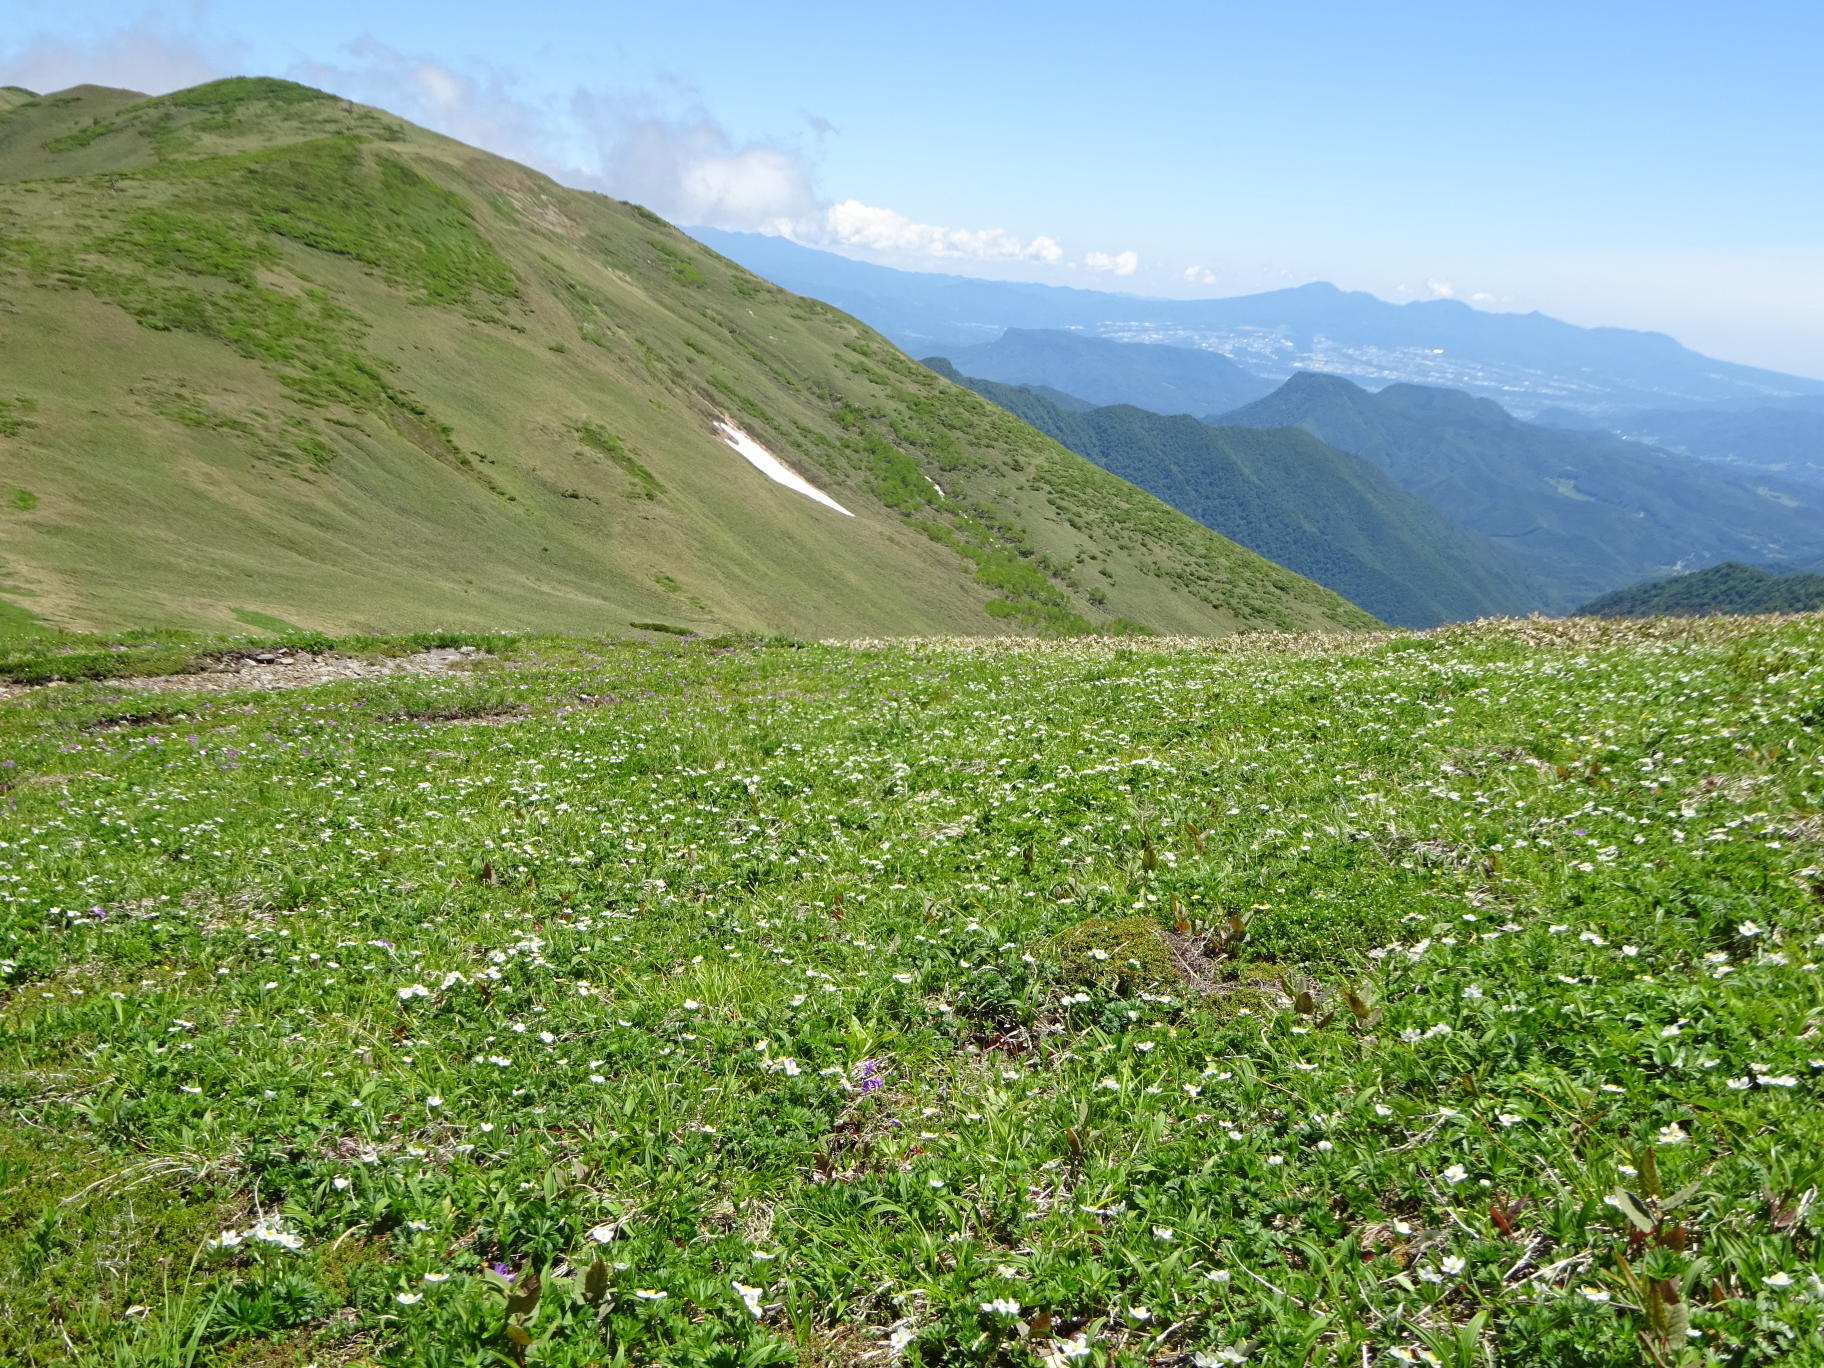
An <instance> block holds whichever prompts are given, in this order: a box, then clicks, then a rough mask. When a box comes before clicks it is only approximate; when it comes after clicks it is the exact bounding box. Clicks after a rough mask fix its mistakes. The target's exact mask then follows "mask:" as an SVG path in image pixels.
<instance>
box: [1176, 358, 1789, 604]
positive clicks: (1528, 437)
mask: <svg viewBox="0 0 1824 1368" xmlns="http://www.w3.org/2000/svg"><path fill="white" fill-rule="evenodd" d="M1212 421H1216V422H1221V423H1238V424H1242V425H1244V426H1247V427H1263V428H1273V427H1302V428H1304V429H1306V430H1307V431H1309V432H1311V433H1313V434H1314V435H1316V436H1317V437H1320V438H1322V439H1323V440H1324V441H1325V442H1328V443H1329V444H1330V445H1331V446H1334V447H1338V448H1340V449H1342V450H1344V451H1350V452H1354V453H1355V454H1356V455H1358V456H1365V457H1367V458H1368V459H1369V460H1371V461H1373V462H1375V463H1376V464H1377V465H1379V466H1380V467H1381V468H1382V469H1383V470H1385V471H1386V472H1387V473H1388V474H1389V475H1391V476H1392V477H1393V478H1394V479H1395V480H1396V481H1398V482H1399V483H1400V485H1401V486H1403V487H1404V488H1406V489H1408V490H1410V491H1412V492H1413V493H1414V494H1417V495H1419V496H1420V497H1422V498H1424V499H1426V500H1427V501H1428V502H1430V503H1432V504H1434V505H1436V506H1437V507H1438V508H1439V509H1441V510H1443V511H1444V512H1445V513H1447V514H1449V515H1450V516H1451V517H1453V518H1455V519H1456V520H1457V521H1459V522H1461V523H1462V524H1464V525H1465V526H1467V527H1469V528H1470V529H1471V530H1473V531H1475V532H1479V533H1481V534H1482V535H1483V536H1485V537H1488V538H1491V539H1492V540H1494V541H1495V542H1496V543H1497V544H1498V545H1500V546H1503V547H1507V548H1510V549H1511V550H1512V552H1513V554H1514V555H1515V557H1516V558H1517V559H1518V560H1519V561H1520V563H1521V564H1522V565H1524V566H1525V567H1526V569H1527V571H1528V572H1529V573H1530V574H1531V576H1532V577H1533V578H1534V580H1535V581H1537V582H1538V583H1540V584H1541V585H1543V586H1544V589H1545V592H1546V595H1547V598H1546V603H1545V606H1546V607H1547V608H1548V609H1550V610H1552V611H1566V610H1568V609H1570V608H1571V607H1572V606H1574V605H1575V604H1578V603H1582V602H1584V601H1585V600H1587V599H1589V598H1591V597H1593V596H1595V595H1597V594H1600V593H1606V592H1608V591H1609V590H1612V589H1616V588H1619V587H1621V586H1622V585H1626V584H1632V583H1636V582H1638V581H1640V580H1642V579H1645V578H1648V577H1651V576H1657V575H1665V574H1670V573H1673V572H1675V571H1677V570H1679V569H1681V568H1683V567H1684V566H1687V565H1691V564H1705V563H1713V562H1716V561H1721V560H1756V561H1760V560H1773V559H1781V558H1785V557H1802V556H1804V555H1806V554H1810V555H1816V554H1817V553H1818V551H1819V550H1820V549H1824V493H1820V494H1812V493H1807V492H1805V491H1804V489H1803V487H1802V486H1794V487H1793V488H1792V489H1781V488H1774V487H1771V486H1770V485H1769V483H1768V478H1767V477H1765V476H1760V477H1757V478H1756V479H1754V480H1753V481H1748V482H1745V481H1743V480H1741V479H1739V478H1737V477H1736V476H1734V475H1733V474H1732V473H1731V472H1729V471H1728V470H1726V469H1724V468H1722V467H1719V466H1716V465H1712V464H1708V463H1705V462H1702V461H1697V460H1693V459H1691V458H1689V457H1684V456H1678V455H1674V454H1673V453H1671V452H1664V451H1658V450H1656V449H1654V448H1651V447H1646V446H1642V445H1640V444H1638V443H1634V442H1627V441H1623V440H1622V439H1620V438H1618V437H1614V436H1610V435H1608V434H1606V433H1587V432H1573V431H1566V430H1563V429H1558V428H1543V427H1539V426H1536V425H1534V424H1532V423H1523V422H1521V421H1520V420H1519V419H1517V418H1515V417H1513V416H1512V415H1511V414H1509V413H1507V412H1506V411H1505V410H1504V409H1502V408H1501V407H1500V406H1499V405H1497V404H1495V403H1494V402H1493V401H1492V400H1487V399H1475V398H1472V397H1470V396H1469V395H1467V394H1461V393H1458V392H1456V391H1454V390H1445V389H1432V388H1428V387H1424V386H1419V385H1390V386H1389V387H1387V388H1386V389H1384V390H1381V391H1380V392H1379V393H1375V394H1371V393H1369V392H1368V391H1367V390H1364V389H1362V388H1360V387H1359V386H1357V385H1354V384H1352V383H1350V382H1349V381H1347V380H1344V379H1341V378H1339V377H1337V376H1330V375H1313V374H1302V375H1297V376H1294V377H1293V378H1292V379H1291V380H1288V381H1287V382H1286V383H1285V384H1284V385H1283V386H1281V387H1280V389H1279V390H1277V391H1276V392H1275V393H1273V394H1271V395H1269V396H1268V397H1267V398H1265V399H1261V400H1259V401H1257V402H1255V403H1252V404H1249V405H1247V406H1245V407H1244V408H1241V409H1237V410H1235V411H1233V412H1231V413H1226V414H1223V415H1221V416H1220V417H1218V418H1215V419H1213V420H1212Z"/></svg>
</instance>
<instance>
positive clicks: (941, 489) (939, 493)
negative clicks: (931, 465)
mask: <svg viewBox="0 0 1824 1368" xmlns="http://www.w3.org/2000/svg"><path fill="white" fill-rule="evenodd" d="M925 483H926V484H928V485H930V486H931V488H933V489H935V490H936V491H937V497H938V498H940V499H947V498H949V497H950V496H949V495H948V494H946V493H944V487H943V486H942V485H940V484H939V483H938V482H937V481H936V480H934V479H932V478H931V477H930V476H929V475H927V476H925Z"/></svg>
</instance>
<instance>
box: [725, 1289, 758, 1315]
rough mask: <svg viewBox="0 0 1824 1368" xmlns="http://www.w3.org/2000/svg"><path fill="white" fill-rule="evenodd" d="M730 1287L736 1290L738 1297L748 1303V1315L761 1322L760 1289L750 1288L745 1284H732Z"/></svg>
mask: <svg viewBox="0 0 1824 1368" xmlns="http://www.w3.org/2000/svg"><path fill="white" fill-rule="evenodd" d="M729 1286H730V1287H732V1288H734V1289H735V1293H736V1295H738V1296H739V1297H740V1298H741V1300H742V1301H743V1302H745V1303H746V1305H747V1314H748V1315H750V1316H752V1317H753V1318H754V1319H755V1320H759V1319H760V1289H759V1288H757V1287H749V1286H748V1285H747V1284H746V1283H744V1282H731V1283H729Z"/></svg>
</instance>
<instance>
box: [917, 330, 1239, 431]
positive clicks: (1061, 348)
mask: <svg viewBox="0 0 1824 1368" xmlns="http://www.w3.org/2000/svg"><path fill="white" fill-rule="evenodd" d="M940 354H941V355H942V356H943V357H944V358H945V359H946V360H948V361H950V362H951V363H952V364H954V365H955V366H956V368H957V369H958V370H959V371H961V372H962V373H963V374H964V375H978V376H980V377H981V378H982V379H984V380H994V381H997V382H999V383H1001V384H1006V385H1038V386H1044V387H1047V388H1050V389H1056V390H1062V391H1063V392H1064V393H1066V394H1071V395H1075V396H1077V397H1078V398H1081V399H1083V400H1084V401H1085V402H1087V403H1090V404H1099V405H1113V404H1133V405H1135V406H1136V407H1138V408H1143V409H1151V410H1152V411H1153V412H1154V413H1190V414H1201V413H1213V412H1216V411H1218V410H1221V409H1229V408H1234V407H1236V406H1237V405H1240V404H1245V403H1247V402H1248V401H1250V400H1252V399H1260V398H1263V397H1264V396H1266V395H1268V394H1271V393H1272V392H1273V390H1274V388H1275V385H1274V382H1273V381H1271V380H1263V379H1262V378H1261V377H1260V376H1258V375H1254V374H1251V373H1250V372H1248V371H1245V370H1243V369H1242V368H1241V367H1240V366H1238V365H1236V364H1235V363H1234V362H1233V361H1231V360H1229V358H1228V357H1226V356H1224V355H1223V354H1222V353H1221V352H1215V351H1203V350H1199V349H1197V348H1194V347H1166V346H1157V345H1152V344H1148V343H1144V342H1111V341H1109V340H1108V339H1107V338H1104V337H1087V336H1085V335H1084V334H1082V333H1076V332H1065V331H1062V330H1060V329H1050V328H1009V329H1007V330H1006V331H1005V332H1004V333H1002V334H1001V335H1000V336H999V337H998V338H996V339H995V340H994V341H992V342H984V343H981V344H980V345H978V346H973V347H950V348H947V349H942V350H941V351H940Z"/></svg>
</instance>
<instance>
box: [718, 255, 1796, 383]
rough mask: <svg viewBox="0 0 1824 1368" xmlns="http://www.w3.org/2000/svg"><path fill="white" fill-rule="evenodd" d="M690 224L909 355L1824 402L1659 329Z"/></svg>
mask: <svg viewBox="0 0 1824 1368" xmlns="http://www.w3.org/2000/svg"><path fill="white" fill-rule="evenodd" d="M693 231H694V232H695V233H696V234H697V235H698V236H699V237H701V238H702V239H703V240H704V241H705V242H708V243H709V244H710V245H711V246H713V247H715V248H716V250H718V251H720V252H721V253H723V254H724V255H725V256H728V257H730V258H732V259H734V260H736V261H739V262H740V263H741V264H742V265H744V266H746V267H748V268H749V269H750V270H753V271H756V272H758V273H759V274H761V275H763V276H765V277H767V278H768V279H769V280H772V281H774V282H776V283H778V284H780V285H783V286H785V287H786V288H787V289H789V290H794V291H796V292H798V293H800V294H807V295H811V296H813V297H815V298H818V299H822V300H826V301H828V302H829V303H832V304H835V305H836V306H838V307H839V308H842V309H845V310H847V311H848V312H850V313H853V314H855V315H856V316H857V317H859V318H861V319H862V320H864V321H865V322H867V323H869V324H872V325H873V326H874V327H875V328H878V329H879V330H880V331H881V332H883V333H885V334H886V335H887V336H888V337H890V338H892V339H893V341H895V342H896V343H898V344H899V345H900V346H901V347H902V348H904V349H906V350H907V351H909V352H911V353H912V354H913V355H916V356H928V355H931V354H933V353H936V354H939V355H950V354H951V351H952V349H953V348H955V347H958V346H973V345H977V344H980V343H984V342H991V341H993V340H994V339H996V338H997V337H999V336H1000V335H1001V334H1002V333H1003V332H1004V331H1005V330H1007V329H1009V328H1015V329H1029V330H1050V331H1060V330H1061V331H1071V332H1080V333H1086V334H1089V335H1091V336H1096V337H1105V338H1110V339H1113V340H1116V341H1124V342H1148V343H1165V344H1170V345H1172V346H1176V347H1181V348H1189V349H1198V350H1204V351H1213V352H1217V353H1220V354H1222V355H1224V356H1226V357H1228V358H1229V359H1230V360H1231V361H1233V362H1235V363H1236V364H1237V365H1238V366H1240V367H1241V368H1242V369H1243V370H1246V371H1249V372H1251V373H1253V374H1255V375H1258V376H1263V377H1265V378H1266V379H1269V380H1274V381H1280V380H1285V379H1287V378H1289V377H1290V376H1291V375H1292V374H1293V373H1294V372H1296V371H1322V372H1326V373H1329V374H1332V375H1343V376H1347V377H1349V378H1351V379H1353V380H1356V381H1358V382H1359V383H1361V384H1363V385H1365V386H1368V387H1371V388H1379V387H1380V386H1383V385H1387V384H1394V383H1407V384H1422V385H1433V386H1444V387H1448V388H1452V389H1459V390H1463V391H1465V392H1467V393H1470V394H1474V395H1478V396H1480V397H1484V398H1489V399H1494V400H1496V401H1497V402H1499V403H1501V404H1502V405H1503V406H1505V407H1507V408H1509V409H1510V410H1512V411H1513V412H1515V413H1518V414H1520V415H1521V416H1530V415H1531V414H1534V413H1536V412H1538V411H1539V410H1541V409H1546V408H1552V407H1555V408H1560V409H1564V410H1567V411H1572V412H1581V413H1602V412H1606V411H1609V410H1613V409H1616V408H1624V407H1631V408H1648V407H1653V408H1665V407H1673V406H1677V405H1680V404H1684V403H1702V402H1709V401H1715V400H1733V401H1741V402H1750V403H1752V402H1758V401H1765V400H1767V399H1777V398H1781V397H1786V396H1801V395H1817V396H1824V380H1813V379H1806V378H1802V377H1799V376H1792V375H1782V374H1779V373H1777V372H1774V371H1768V370H1761V369H1757V368H1755V367H1752V366H1739V365H1734V364H1731V363H1729V362H1725V361H1717V360H1713V359H1711V358H1709V357H1706V356H1702V355H1699V354H1698V353H1697V352H1694V351H1691V350H1690V349H1688V348H1686V347H1682V346H1680V345H1679V344H1678V343H1677V342H1675V341H1673V340H1672V339H1671V338H1669V337H1666V336H1664V335H1663V334H1659V333H1649V332H1634V331H1630V330H1627V329H1623V328H1580V327H1577V326H1575V325H1573V324H1570V323H1565V322H1561V321H1560V320H1558V319H1555V318H1548V317H1546V316H1545V315H1544V314H1539V313H1528V314H1513V313H1489V312H1485V311H1483V310H1480V309H1473V308H1471V307H1470V306H1468V305H1467V304H1464V303H1461V302H1460V301H1456V300H1448V299H1444V300H1429V301H1423V302H1414V303H1408V304H1390V303H1388V302H1386V301H1384V300H1381V299H1377V298H1375V297H1374V296H1373V295H1369V294H1364V293H1361V292H1359V291H1344V290H1339V289H1337V288H1336V287H1335V286H1334V285H1328V284H1322V283H1319V284H1311V285H1302V286H1299V287H1298V288H1296V289H1290V290H1276V291H1272V292H1270V293H1267V294H1256V295H1241V296H1237V297H1234V298H1229V299H1196V300H1167V299H1145V298H1140V297H1137V296H1133V295H1122V294H1109V293H1103V292H1100V291H1095V290H1080V289H1071V288H1066V287H1060V286H1050V285H1031V284H1014V283H1007V282H1001V281H989V280H976V279H972V278H969V277H964V276H952V275H938V274H928V273H924V272H914V271H899V270H894V269H892V268H890V267H885V266H876V265H873V264H871V263H867V262H860V261H853V260H850V259H848V258H846V257H840V256H836V255H834V254H832V253H829V252H819V251H816V250H813V249H811V248H808V247H804V246H801V245H799V244H797V243H793V242H789V241H787V240H785V239H783V238H777V237H766V236H762V235H758V234H752V233H726V232H719V231H716V230H713V229H694V230H693ZM1008 378H1009V379H1010V380H1012V379H1016V377H1008ZM1017 378H1018V379H1023V380H1025V381H1027V382H1039V383H1044V382H1042V381H1038V377H1036V376H1025V377H1017ZM1129 402H1131V400H1130V401H1129Z"/></svg>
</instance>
